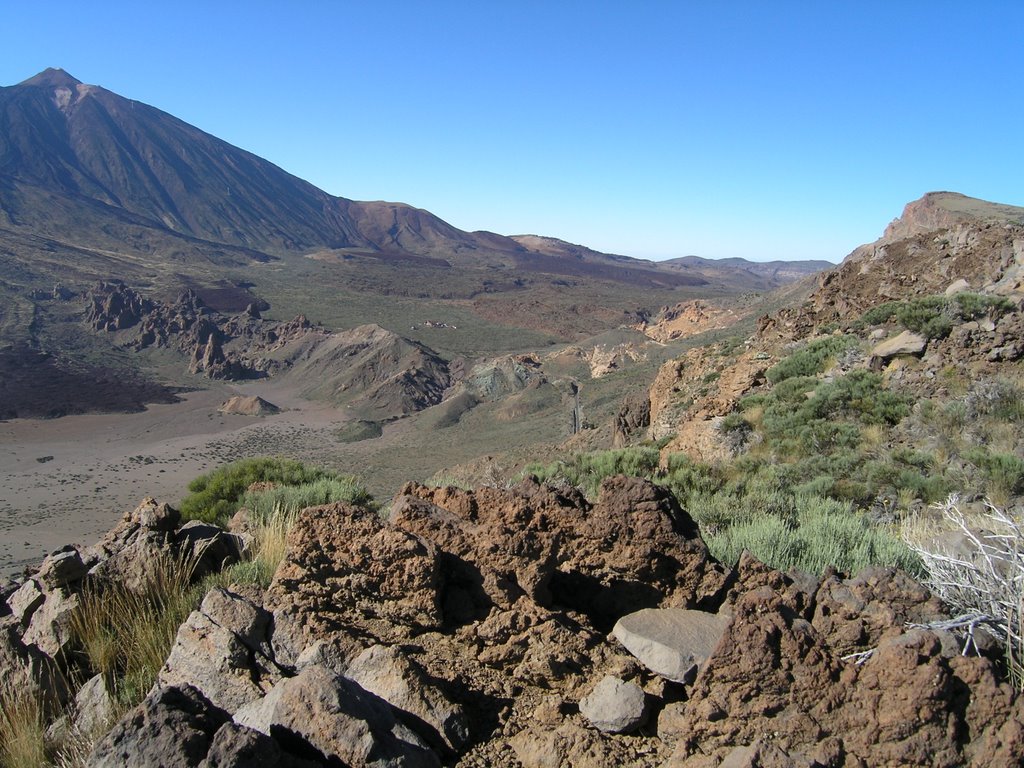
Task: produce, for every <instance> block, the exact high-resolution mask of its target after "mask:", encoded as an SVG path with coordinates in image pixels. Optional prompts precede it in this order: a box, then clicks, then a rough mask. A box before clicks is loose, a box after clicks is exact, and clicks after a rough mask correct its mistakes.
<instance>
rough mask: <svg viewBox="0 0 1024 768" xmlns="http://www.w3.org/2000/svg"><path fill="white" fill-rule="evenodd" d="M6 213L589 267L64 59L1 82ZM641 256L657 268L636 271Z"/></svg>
mask: <svg viewBox="0 0 1024 768" xmlns="http://www.w3.org/2000/svg"><path fill="white" fill-rule="evenodd" d="M0 226H2V227H3V228H4V229H6V230H10V231H11V232H14V233H18V234H23V233H31V234H32V235H34V236H45V237H49V238H54V239H56V240H59V241H61V242H64V243H68V242H69V241H70V243H72V244H74V245H77V246H85V247H98V248H110V247H114V250H119V251H120V250H125V249H126V247H127V248H128V249H131V248H133V247H134V248H136V249H142V248H145V243H144V239H145V237H146V236H149V237H151V238H153V237H155V238H156V242H163V241H169V242H173V243H175V244H176V247H177V248H178V249H182V250H189V249H191V250H193V251H204V250H206V251H210V250H213V251H214V252H219V253H218V255H219V256H220V258H221V259H226V260H228V261H230V262H237V261H238V260H239V259H244V258H245V257H248V258H250V259H255V260H265V259H266V257H267V256H281V255H284V254H289V253H309V252H311V251H316V250H323V249H328V250H339V249H340V250H354V251H363V252H369V253H371V254H378V255H381V256H391V257H399V258H400V257H401V256H402V255H411V254H414V255H417V256H420V257H434V258H438V259H442V260H443V261H442V262H439V263H437V264H436V266H443V265H444V262H448V263H450V264H454V265H463V264H465V265H468V264H472V263H473V262H474V261H475V260H478V259H483V260H484V261H487V262H488V263H490V264H492V265H498V264H506V265H510V266H516V267H526V268H530V267H533V268H534V269H533V271H538V269H539V271H548V272H553V273H555V274H562V273H566V272H568V273H570V274H586V272H587V269H586V268H585V267H582V266H580V263H579V262H580V260H579V259H571V260H568V261H567V262H566V264H564V265H563V264H561V263H557V260H556V261H555V262H553V261H552V260H551V259H545V260H543V263H540V264H537V263H536V262H537V261H538V258H539V255H535V254H531V253H530V249H529V248H527V247H526V246H523V245H521V244H519V243H518V242H516V241H515V240H513V239H511V238H506V237H502V236H499V235H494V234H492V233H488V232H472V233H470V232H463V231H461V230H459V229H456V228H455V227H453V226H451V225H450V224H447V223H446V222H444V221H442V220H441V219H439V218H438V217H436V216H434V215H433V214H431V213H429V212H428V211H424V210H420V209H417V208H413V207H411V206H408V205H403V204H398V203H385V202H356V201H353V200H347V199H345V198H341V197H334V196H332V195H329V194H327V193H326V192H324V191H322V190H320V189H317V188H316V187H314V186H313V185H312V184H309V183H308V182H305V181H303V180H302V179H299V178H297V177H295V176H292V175H291V174H289V173H287V172H285V171H283V170H281V169H280V168H278V167H277V166H275V165H273V164H272V163H269V162H267V161H266V160H263V159H261V158H259V157H257V156H255V155H253V154H251V153H249V152H246V151H244V150H241V149H238V148H237V147H233V146H231V145H230V144H227V143H226V142H224V141H221V140H220V139H217V138H216V137H214V136H211V135H209V134H207V133H204V132H203V131H201V130H199V129H198V128H195V127H193V126H191V125H188V124H187V123H184V122H182V121H181V120H178V119H177V118H175V117H172V116H171V115H168V114H167V113H165V112H161V111H160V110H158V109H155V108H153V107H150V106H148V105H146V104H142V103H140V102H137V101H133V100H130V99H126V98H123V97H121V96H118V95H117V94H115V93H112V92H110V91H108V90H105V89H104V88H100V87H97V86H92V85H86V84H83V83H81V82H80V81H78V80H77V79H75V78H74V77H72V76H71V75H69V74H68V73H66V72H64V71H63V70H59V69H48V70H46V71H45V72H42V73H40V74H39V75H36V76H35V77H32V78H30V79H28V80H26V81H25V82H23V83H21V84H19V85H16V86H11V87H7V88H0ZM72 233H74V234H72ZM112 241H113V242H112ZM211 244H216V246H217V247H216V248H211ZM225 247H226V248H225ZM584 261H585V262H587V263H593V265H594V267H595V268H596V269H597V271H598V272H599V273H600V276H601V277H604V278H609V279H612V280H616V279H621V280H624V281H626V282H634V281H636V280H640V281H641V282H646V283H651V284H657V285H660V286H663V287H672V286H676V285H693V284H699V281H698V280H694V279H692V278H690V277H687V276H680V275H676V274H673V273H665V272H661V271H660V270H657V269H656V268H655V266H654V265H653V264H651V263H650V262H643V261H638V260H628V261H629V263H628V264H627V265H625V266H623V267H620V266H618V263H617V262H618V260H616V259H609V258H607V257H605V256H604V255H603V254H598V253H596V252H589V253H588V254H587V256H586V258H585V259H584ZM627 267H632V269H631V270H629V271H627V269H626V268H627ZM637 267H640V268H641V269H642V270H643V271H644V273H645V274H644V275H642V276H640V275H637V274H636V272H637ZM616 269H618V270H619V272H621V274H617V273H616V271H615V270H616Z"/></svg>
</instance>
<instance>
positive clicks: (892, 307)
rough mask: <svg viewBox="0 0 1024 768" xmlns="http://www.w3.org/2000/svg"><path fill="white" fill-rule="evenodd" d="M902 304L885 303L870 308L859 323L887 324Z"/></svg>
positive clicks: (894, 302)
mask: <svg viewBox="0 0 1024 768" xmlns="http://www.w3.org/2000/svg"><path fill="white" fill-rule="evenodd" d="M902 304H903V302H901V301H887V302H885V303H884V304H879V305H877V306H874V307H871V309H869V310H867V311H866V312H865V313H864V314H863V315H861V316H860V321H861V322H862V323H863V324H864V325H881V324H882V323H887V322H889V321H890V320H891V319H892V318H893V317H894V316H895V315H896V310H897V309H899V308H900V306H901V305H902Z"/></svg>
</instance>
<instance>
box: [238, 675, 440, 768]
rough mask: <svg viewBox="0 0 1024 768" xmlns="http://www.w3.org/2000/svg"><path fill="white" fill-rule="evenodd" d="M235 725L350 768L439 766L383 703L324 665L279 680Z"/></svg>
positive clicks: (438, 762) (430, 752) (242, 713)
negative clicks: (301, 745) (300, 744)
mask: <svg viewBox="0 0 1024 768" xmlns="http://www.w3.org/2000/svg"><path fill="white" fill-rule="evenodd" d="M235 722H237V723H239V724H240V725H246V726H248V727H250V728H254V729H255V730H258V731H260V732H262V733H266V734H268V735H270V736H272V737H274V738H275V739H277V740H278V741H279V742H281V743H282V744H284V745H285V746H288V745H295V743H296V742H303V743H305V744H307V745H310V746H312V747H314V748H315V749H317V750H318V751H319V752H320V753H321V754H322V755H323V756H324V758H325V759H326V760H328V761H330V760H340V761H341V762H342V764H344V765H346V766H349V767H350V768H370V767H372V768H400V767H401V768H419V767H420V766H424V767H425V768H438V766H440V761H439V760H438V758H437V756H436V755H435V754H434V752H432V751H431V750H430V749H429V748H427V746H426V745H425V744H424V743H423V742H422V741H421V740H420V739H419V738H418V737H417V736H416V734H415V733H413V732H412V731H411V730H409V729H408V728H407V727H405V726H404V725H402V724H401V723H400V722H399V721H398V719H397V718H396V717H395V715H394V712H393V711H392V709H391V707H390V706H389V705H388V704H387V702H385V701H384V700H383V699H380V698H379V697H377V696H374V695H373V694H371V693H369V692H368V691H366V690H364V689H363V688H362V687H360V686H359V685H358V684H357V683H355V682H353V681H352V680H349V679H347V678H345V677H342V676H341V675H337V674H335V673H334V672H331V671H330V670H329V669H327V668H325V667H320V666H315V665H314V666H309V667H306V668H304V669H303V670H302V671H300V672H299V674H298V675H296V676H295V677H291V678H288V679H285V680H282V681H281V682H280V683H278V684H277V685H276V686H275V687H274V688H273V689H272V690H271V691H270V693H269V694H267V696H266V697H265V698H263V699H261V700H260V701H258V702H254V703H253V704H250V705H249V706H247V707H245V708H244V709H243V710H241V711H239V712H237V713H236V714H235ZM293 751H299V750H298V748H297V747H296V748H294V749H293Z"/></svg>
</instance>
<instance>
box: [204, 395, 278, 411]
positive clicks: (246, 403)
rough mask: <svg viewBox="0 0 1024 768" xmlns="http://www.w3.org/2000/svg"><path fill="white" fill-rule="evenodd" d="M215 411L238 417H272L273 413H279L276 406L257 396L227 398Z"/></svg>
mask: <svg viewBox="0 0 1024 768" xmlns="http://www.w3.org/2000/svg"><path fill="white" fill-rule="evenodd" d="M217 410H218V411H219V412H220V413H227V414H234V415H239V416H273V415H274V414H275V413H280V412H281V409H280V408H278V407H277V406H276V405H274V404H273V403H270V402H267V401H266V400H264V399H263V398H262V397H259V396H257V395H250V396H248V397H244V396H242V395H235V396H233V397H229V398H228V399H227V400H226V401H225V402H224V403H223V404H222V405H221V406H220V408H218V409H217Z"/></svg>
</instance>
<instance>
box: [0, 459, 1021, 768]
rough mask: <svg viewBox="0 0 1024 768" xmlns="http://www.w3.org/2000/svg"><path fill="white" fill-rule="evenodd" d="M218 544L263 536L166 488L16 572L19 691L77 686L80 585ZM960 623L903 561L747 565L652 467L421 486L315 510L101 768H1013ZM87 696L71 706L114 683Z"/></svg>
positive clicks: (134, 718) (111, 747)
mask: <svg viewBox="0 0 1024 768" xmlns="http://www.w3.org/2000/svg"><path fill="white" fill-rule="evenodd" d="M200 543H202V546H201V550H202V551H203V552H213V553H215V556H216V557H221V555H223V559H222V560H221V561H220V562H223V561H230V559H231V558H232V557H237V556H238V555H239V553H240V552H241V551H242V550H244V546H245V535H244V534H228V533H225V532H221V531H219V529H215V528H211V527H210V526H201V525H198V524H195V523H189V524H186V525H184V526H182V525H180V521H179V520H178V518H177V516H176V513H175V512H174V511H173V510H172V509H170V508H169V507H167V506H166V505H158V504H156V503H155V502H153V501H152V500H147V501H146V502H144V503H143V504H142V505H141V506H140V507H139V508H138V509H137V510H135V511H134V512H132V513H130V514H128V515H126V516H125V519H124V521H123V522H122V523H121V524H120V525H119V526H118V527H117V528H116V529H115V530H114V531H112V532H111V534H109V535H108V536H107V537H106V538H105V539H104V540H103V541H102V542H101V543H100V544H98V545H97V546H96V547H93V548H91V549H89V550H84V551H82V550H77V549H75V548H67V549H65V550H62V551H61V552H58V553H54V554H53V555H51V556H50V557H48V558H47V560H46V561H45V562H44V563H43V565H42V566H41V567H40V568H39V569H38V570H37V571H35V572H34V573H32V574H30V575H28V576H27V577H26V578H25V579H24V580H22V581H21V582H20V583H13V584H9V585H7V586H5V587H4V588H3V597H4V601H3V602H2V603H0V606H3V611H4V614H5V615H4V616H3V618H2V619H0V622H2V626H3V628H4V633H3V634H2V635H0V654H3V657H4V658H5V660H6V662H9V663H6V662H5V664H4V665H3V667H0V669H2V670H3V675H4V680H3V682H4V683H5V684H24V683H25V681H32V684H34V685H40V686H48V687H49V689H50V690H51V691H60V690H61V689H60V687H59V686H57V685H55V684H54V680H63V679H67V677H68V676H67V675H62V674H60V673H61V672H66V671H67V670H69V669H71V668H72V667H73V666H74V665H75V664H76V663H77V662H76V659H77V658H78V657H77V656H76V655H75V654H74V653H73V648H72V647H71V646H70V645H69V642H70V640H68V639H65V635H62V631H61V626H62V623H61V621H60V620H59V619H58V617H62V616H63V617H66V616H67V615H68V613H69V612H70V611H72V610H74V602H75V600H76V595H78V594H79V593H80V592H81V590H82V588H83V585H84V584H86V583H89V582H90V581H95V580H97V579H104V580H113V579H119V580H125V581H126V582H127V583H129V584H131V583H132V580H133V579H136V578H138V575H139V569H140V568H143V567H145V564H146V562H147V561H149V560H150V559H151V558H152V557H153V553H155V552H173V551H176V548H181V547H191V548H192V550H193V551H195V548H196V547H197V546H199V545H200ZM204 557H205V555H204ZM208 561H209V562H210V563H211V566H212V567H219V564H218V565H216V566H214V565H213V563H214V562H216V560H215V559H214V557H212V556H211V558H210V559H209V560H208ZM945 617H946V613H945V609H944V607H943V606H942V604H941V603H940V602H939V601H938V600H936V599H935V598H933V597H932V596H930V595H929V593H928V592H927V590H925V589H924V588H922V587H921V586H920V585H918V584H917V583H916V582H914V581H913V580H912V579H910V578H909V577H908V576H906V575H905V574H903V573H900V572H898V571H894V570H891V569H882V568H872V569H869V570H867V571H865V572H864V573H861V574H859V575H857V576H854V577H849V576H846V575H844V574H840V573H835V572H826V573H824V574H822V575H820V576H818V577H814V576H811V575H808V574H800V573H789V574H785V573H781V572H779V571H775V570H772V569H771V568H769V567H767V566H765V565H764V564H762V563H760V562H759V561H757V560H756V559H754V558H753V557H750V556H749V555H747V556H744V557H743V558H742V559H741V561H740V562H739V564H738V565H737V566H736V567H735V568H727V567H725V566H723V565H722V564H720V563H717V562H716V561H715V560H714V559H713V558H712V557H711V556H710V555H709V554H708V551H707V548H706V547H705V545H704V543H703V542H702V541H701V539H700V537H699V534H698V532H697V527H696V525H695V524H694V522H693V520H692V519H691V518H690V517H689V515H688V514H687V513H686V511H685V510H683V509H681V508H680V507H679V506H678V505H677V503H676V502H675V501H674V499H673V497H671V496H670V495H669V494H668V493H667V492H665V491H664V490H662V489H659V488H658V487H656V486H654V485H652V484H650V483H649V482H647V481H643V480H638V479H631V478H625V477H615V478H609V479H607V480H606V481H605V482H604V483H603V485H602V488H601V493H600V496H599V498H598V500H597V501H596V502H595V503H590V502H588V501H586V500H585V499H584V498H583V497H582V496H580V495H579V494H578V493H577V492H575V491H572V490H568V491H566V490H560V489H556V488H553V487H549V486H543V485H538V484H537V483H535V482H532V481H525V482H523V483H522V484H521V485H519V486H517V487H515V488H511V489H508V490H499V489H496V488H480V489H478V490H476V491H463V490H458V489H454V488H429V487H425V486H421V485H417V484H409V485H407V486H406V487H405V488H403V489H402V491H401V493H399V494H398V496H396V498H395V499H394V501H393V502H392V504H391V507H390V509H389V511H388V512H387V515H386V517H383V518H382V517H381V516H379V515H378V514H376V513H374V512H371V511H368V510H366V509H362V508H358V507H354V506H350V505H347V504H334V505H328V506H324V507H315V508H310V509H307V510H305V511H303V512H302V513H301V514H300V516H299V518H298V519H297V521H296V522H295V524H294V526H293V528H292V530H291V532H290V534H289V536H288V546H287V553H286V555H285V558H284V560H283V562H282V563H281V565H280V567H279V568H278V570H277V573H276V575H275V576H274V579H273V582H272V583H271V585H270V587H269V588H268V589H267V590H266V591H261V590H258V589H254V588H253V587H252V586H245V585H234V586H229V587H228V588H226V589H225V588H215V589H213V590H212V591H210V592H209V593H208V594H207V595H206V596H205V598H204V599H203V601H202V603H201V605H199V606H198V607H197V609H196V610H195V611H194V612H193V613H192V614H191V615H190V616H189V617H188V619H187V620H186V621H185V623H184V624H183V625H182V626H181V627H180V629H179V630H178V634H177V638H176V640H175V642H174V645H173V647H172V650H171V652H170V654H169V656H168V657H167V660H166V662H165V664H164V666H163V669H162V670H161V671H160V674H159V678H158V681H157V683H156V685H155V686H154V687H153V689H152V690H151V691H150V693H149V695H148V696H147V697H146V699H145V701H144V702H143V703H142V704H140V705H139V706H138V707H137V708H136V709H134V710H132V711H130V712H128V713H127V714H126V715H125V716H124V717H123V718H122V719H121V720H120V721H119V722H117V723H116V724H115V725H114V726H113V728H112V729H111V730H109V732H107V734H106V735H105V736H104V737H103V738H102V739H100V741H99V742H98V744H97V745H96V747H95V749H94V751H93V753H92V755H91V757H90V758H89V761H88V765H91V766H115V765H119V766H120V765H143V764H150V763H153V762H154V761H159V762H160V764H163V765H175V766H178V765H180V766H214V765H237V766H241V765H253V764H256V763H254V762H252V761H253V760H257V759H258V760H259V763H258V764H260V765H279V766H307V765H347V766H353V767H355V766H421V765H422V766H438V765H442V764H443V765H459V766H484V765H488V766H489V765H507V766H511V767H513V768H514V767H517V766H523V767H524V768H533V767H534V766H537V767H540V766H577V767H579V768H582V767H583V766H588V767H589V766H595V767H596V766H606V765H624V766H625V765H628V766H650V767H651V768H654V767H655V766H661V767H663V768H670V767H671V768H674V767H676V766H681V767H685V768H698V767H703V766H719V765H723V766H724V765H730V766H731V765H745V766H754V765H782V766H812V765H817V766H873V765H892V764H904V765H910V764H914V765H921V764H929V765H943V766H946V765H948V766H953V765H977V766H982V765H984V766H1000V765H1006V766H1009V765H1017V764H1019V761H1020V760H1021V759H1022V757H1024V704H1022V699H1021V697H1019V696H1017V695H1016V694H1015V693H1014V691H1013V689H1012V688H1011V687H1010V686H1009V684H1008V683H1006V682H1004V681H1002V678H1001V677H1000V672H999V668H998V664H997V662H996V661H994V660H993V658H989V657H986V656H976V655H975V656H964V655H961V653H960V642H959V640H958V639H957V638H956V637H955V636H954V635H952V634H951V633H950V632H948V631H945V630H941V629H937V628H928V627H929V625H930V622H934V621H935V620H937V619H942V618H945ZM665 622H668V625H671V626H673V627H675V629H673V631H672V632H670V633H667V634H666V632H665V630H664V629H663V628H662V629H659V627H664V626H667V625H666V624H665ZM911 624H913V625H914V626H913V627H911V626H910V625H911ZM617 625H621V628H620V626H617ZM922 627H924V628H922ZM620 638H621V639H622V642H624V643H625V645H623V644H622V642H620ZM638 638H639V640H638ZM645 638H648V639H645ZM687 638H692V640H688V639H687ZM698 638H699V639H698ZM645 648H646V649H651V648H655V649H656V650H657V654H658V657H659V658H660V659H662V660H664V659H665V658H666V656H667V657H669V658H671V656H672V654H677V655H678V661H677V662H674V666H672V665H670V666H671V668H673V669H677V670H680V671H679V673H678V674H676V673H670V672H666V670H665V668H664V667H662V666H661V664H662V662H655V661H654V660H653V658H649V651H648V650H645ZM634 654H635V655H634ZM691 667H692V671H684V668H685V669H690V668H691ZM658 669H660V670H661V671H655V670H658ZM47 675H50V676H51V677H50V678H48V677H47ZM54 675H56V677H53V676H54ZM666 675H667V676H666ZM19 681H20V682H19ZM97 687H99V688H100V692H101V693H102V684H101V683H97V682H95V681H90V684H89V686H87V687H86V689H89V690H90V691H91V690H92V689H96V688H97ZM86 689H83V691H84V692H83V691H80V692H79V693H78V695H77V696H78V700H79V702H80V703H79V705H78V706H77V708H75V707H73V708H72V710H71V711H72V712H73V713H75V714H74V715H73V716H74V717H75V718H79V719H80V718H84V717H91V716H92V717H94V716H96V709H97V707H98V706H100V705H99V704H98V703H97V702H100V701H102V700H103V696H102V695H100V696H96V695H92V697H91V698H90V696H89V695H88V691H87V690H86ZM61 697H62V699H63V700H65V701H72V700H74V698H75V692H74V691H73V690H72V689H71V688H68V689H66V690H64V691H62V695H61ZM257 756H258V757H257Z"/></svg>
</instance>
